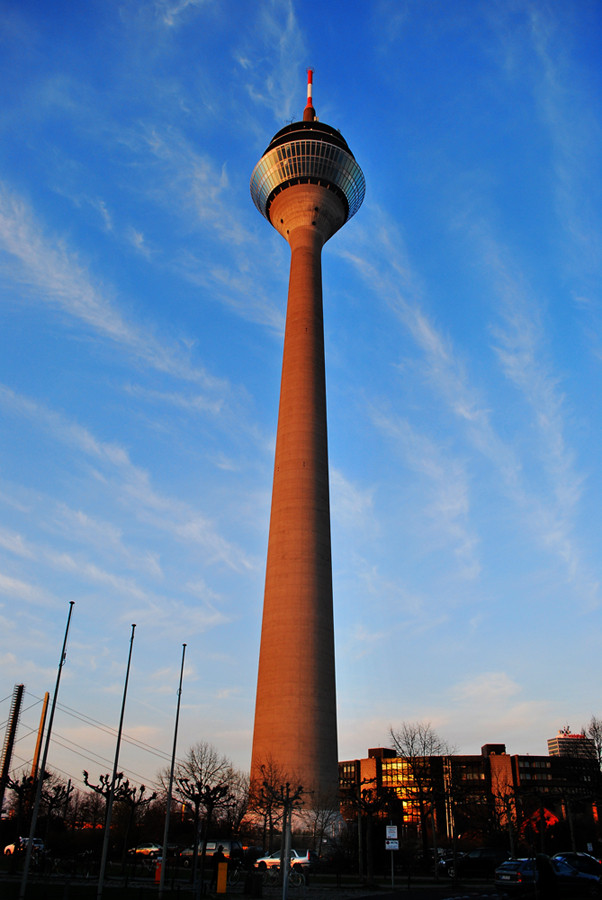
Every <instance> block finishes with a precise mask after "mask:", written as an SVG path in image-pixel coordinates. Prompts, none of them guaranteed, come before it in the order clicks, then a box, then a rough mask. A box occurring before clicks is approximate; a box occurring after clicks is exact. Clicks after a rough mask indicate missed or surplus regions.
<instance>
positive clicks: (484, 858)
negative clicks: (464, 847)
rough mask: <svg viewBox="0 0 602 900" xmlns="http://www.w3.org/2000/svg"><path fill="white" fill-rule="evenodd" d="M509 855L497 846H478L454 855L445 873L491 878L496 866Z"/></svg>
mask: <svg viewBox="0 0 602 900" xmlns="http://www.w3.org/2000/svg"><path fill="white" fill-rule="evenodd" d="M509 855H510V854H509V853H508V852H507V851H506V850H498V848H497V847H478V848H477V849H476V850H469V851H468V853H464V854H463V855H462V856H456V859H455V860H452V861H451V863H450V864H449V865H448V866H447V874H448V875H449V876H450V878H479V877H480V878H492V877H493V873H494V872H495V870H496V869H497V867H498V866H499V865H500V863H502V862H504V860H505V859H508V857H509Z"/></svg>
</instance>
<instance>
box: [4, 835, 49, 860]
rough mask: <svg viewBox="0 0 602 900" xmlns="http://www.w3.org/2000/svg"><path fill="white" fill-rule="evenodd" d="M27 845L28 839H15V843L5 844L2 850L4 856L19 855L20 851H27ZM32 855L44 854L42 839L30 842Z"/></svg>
mask: <svg viewBox="0 0 602 900" xmlns="http://www.w3.org/2000/svg"><path fill="white" fill-rule="evenodd" d="M28 843H29V838H25V837H20V838H17V840H16V841H13V843H12V844H7V845H6V847H5V848H4V855H5V856H12V855H13V853H19V852H20V851H21V850H26V849H27V844H28ZM31 846H32V853H43V852H44V841H43V840H42V838H33V839H32V842H31Z"/></svg>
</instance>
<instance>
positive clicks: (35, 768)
mask: <svg viewBox="0 0 602 900" xmlns="http://www.w3.org/2000/svg"><path fill="white" fill-rule="evenodd" d="M49 698H50V694H49V693H48V691H46V693H45V694H44V702H43V704H42V712H41V715H40V727H39V728H38V739H37V741H36V749H35V750H34V754H33V761H32V763H31V777H32V780H33V781H34V782H35V780H36V776H37V774H38V763H39V761H40V750H41V749H42V738H43V736H44V725H45V724H46V712H47V710H48V700H49Z"/></svg>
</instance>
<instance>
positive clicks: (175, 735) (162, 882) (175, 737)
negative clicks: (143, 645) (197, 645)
mask: <svg viewBox="0 0 602 900" xmlns="http://www.w3.org/2000/svg"><path fill="white" fill-rule="evenodd" d="M185 655H186V644H182V665H181V667H180V686H179V687H178V703H177V706H176V724H175V727H174V733H173V749H172V752H171V769H170V772H169V788H168V790H167V809H166V811H165V831H164V832H163V859H162V860H161V878H160V881H159V897H162V896H163V888H164V886H165V868H166V865H167V837H168V834H169V817H170V813H171V792H172V788H173V776H174V769H175V766H176V745H177V741H178V722H179V720H180V701H181V699H182V679H183V677H184V656H185Z"/></svg>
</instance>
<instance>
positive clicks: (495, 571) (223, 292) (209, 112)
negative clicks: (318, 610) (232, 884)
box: [0, 0, 602, 783]
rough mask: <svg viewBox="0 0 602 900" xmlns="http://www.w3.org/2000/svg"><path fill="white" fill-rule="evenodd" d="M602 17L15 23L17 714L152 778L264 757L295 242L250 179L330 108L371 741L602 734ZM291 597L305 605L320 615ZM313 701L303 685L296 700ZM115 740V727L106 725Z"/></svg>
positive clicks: (4, 397) (344, 724)
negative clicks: (424, 735)
mask: <svg viewBox="0 0 602 900" xmlns="http://www.w3.org/2000/svg"><path fill="white" fill-rule="evenodd" d="M601 25H602V4H600V3H599V2H593V0H579V2H568V0H565V2H550V3H546V2H527V0H491V2H486V3H484V2H483V3H481V2H462V0H455V2H445V3H444V2H434V0H433V2H424V0H422V2H419V0H408V2H403V0H396V2H392V0H381V2H378V0H375V2H369V3H366V2H359V3H355V4H351V5H350V4H348V3H343V2H329V3H325V4H324V3H317V2H291V0H266V2H259V0H258V2H251V0H221V2H217V0H155V2H153V0H146V2H142V0H114V2H113V0H90V2H87V3H85V4H73V3H66V2H61V0H57V2H56V3H54V4H52V5H51V6H50V5H49V4H47V3H45V2H44V3H43V2H33V0H22V2H21V3H19V4H14V3H8V2H0V26H1V27H0V42H1V52H0V73H1V78H2V84H3V102H2V109H1V112H0V129H1V134H0V136H1V140H0V317H1V318H0V329H1V330H0V334H1V336H2V353H1V354H0V420H1V422H2V427H1V429H0V629H1V631H0V634H1V642H0V677H1V681H2V685H3V688H2V690H0V695H1V696H0V700H2V703H1V705H0V719H1V720H4V719H6V717H7V715H8V708H9V698H10V695H11V694H12V690H13V686H14V684H16V683H19V682H23V683H25V685H26V689H27V695H26V703H25V706H26V711H25V712H24V714H23V717H22V724H21V731H20V740H19V742H18V744H17V757H16V759H15V763H16V764H18V765H21V764H23V763H24V762H26V761H27V760H29V759H30V758H31V753H32V746H33V743H32V742H33V735H32V734H30V732H31V731H32V730H33V729H35V728H36V726H37V718H38V716H39V703H38V702H37V700H36V698H40V697H41V696H43V693H44V691H46V690H49V691H52V689H53V685H54V680H55V676H56V667H57V664H58V656H59V652H60V647H61V641H62V637H63V633H64V627H65V622H66V617H67V611H68V604H69V601H71V600H73V601H75V607H74V611H73V618H72V625H71V633H70V640H69V648H68V658H67V662H66V665H65V667H64V670H63V676H62V684H61V693H60V698H59V700H60V705H61V708H60V709H59V711H58V713H57V717H56V720H55V732H56V741H55V742H53V745H52V747H51V752H50V757H49V764H50V766H51V767H52V768H55V769H57V770H58V771H61V772H64V773H66V774H68V775H70V776H72V777H73V778H74V779H75V781H76V783H79V780H80V779H81V771H82V769H84V768H86V769H88V770H89V771H90V772H91V775H92V774H93V773H94V772H99V773H100V772H106V771H110V768H111V764H112V758H113V746H114V744H113V737H112V735H111V734H110V733H109V732H107V731H106V730H102V729H101V728H100V727H99V726H98V725H97V723H102V724H103V725H106V726H110V727H111V728H114V727H116V725H117V722H118V718H119V708H120V701H121V689H122V684H123V677H124V671H125V663H126V659H127V651H128V646H129V636H130V625H131V623H132V622H135V623H136V625H137V629H136V637H135V641H134V649H133V658H132V672H131V676H130V688H129V696H128V704H127V708H126V716H125V730H126V733H127V735H128V738H129V740H128V742H127V743H126V744H125V745H124V748H123V750H122V767H123V768H124V769H125V770H126V771H128V773H129V774H130V775H131V776H132V777H133V778H134V779H139V780H146V781H147V782H148V781H149V780H152V779H153V778H154V776H155V774H156V772H157V770H158V769H159V768H160V767H161V766H162V765H164V764H165V759H166V758H167V757H168V755H169V752H170V749H171V741H172V730H173V721H174V717H175V703H176V692H177V684H178V676H179V668H180V660H181V645H182V643H183V642H186V643H187V645H188V646H187V665H186V672H185V677H184V687H183V694H182V713H181V727H180V740H179V747H180V750H181V751H183V750H184V749H185V748H186V747H187V746H189V745H190V744H191V743H193V742H195V741H198V740H204V741H208V742H210V743H212V744H214V745H215V746H216V747H217V748H218V750H220V751H221V752H223V753H225V754H226V755H227V756H229V757H230V758H231V759H232V760H233V761H234V762H235V764H236V765H238V766H240V767H241V768H243V769H246V768H248V766H249V762H250V747H251V734H252V723H253V707H254V695H255V679H256V670H257V659H258V649H259V634H260V624H261V622H260V620H261V606H262V594H263V577H264V565H265V554H266V546H267V529H268V519H269V502H270V492H271V478H272V465H273V452H274V438H275V429H276V416H277V403H278V390H279V378H280V365H281V356H282V340H283V324H284V316H285V305H286V292H287V280H288V262H289V250H288V247H287V245H286V244H285V242H284V241H283V240H282V238H281V237H280V236H279V235H278V234H277V233H276V232H275V231H273V230H272V229H271V228H270V226H269V225H268V223H267V222H266V221H265V220H264V219H263V218H262V217H261V216H260V215H259V214H258V213H257V210H256V209H255V207H254V205H253V203H252V201H251V198H250V194H249V180H250V176H251V172H252V170H253V167H254V165H255V163H256V162H257V160H258V159H259V157H260V156H261V154H262V153H263V151H264V149H265V148H266V147H267V144H268V143H269V141H270V139H271V137H272V136H273V134H274V133H275V132H276V131H277V130H278V129H280V128H281V127H282V126H283V125H285V124H287V123H288V122H290V121H291V120H296V119H299V118H300V117H301V114H302V111H303V106H304V104H305V77H306V76H305V71H306V68H307V67H308V66H312V67H313V68H314V70H315V74H314V105H315V107H316V111H317V114H318V116H319V118H320V119H321V120H322V121H325V122H327V123H329V124H331V125H334V126H335V127H337V128H339V129H340V130H341V131H342V133H343V135H344V137H345V138H346V140H347V141H348V143H349V145H350V147H351V149H352V151H353V152H354V154H355V156H356V158H357V160H358V162H359V164H360V165H361V167H362V169H363V171H364V174H365V177H366V185H367V190H366V199H365V201H364V205H363V207H362V208H361V209H360V211H359V212H358V214H357V215H356V216H355V218H354V219H352V220H351V221H350V222H349V223H348V224H347V225H346V226H345V228H344V229H343V230H342V231H341V232H339V233H338V234H337V235H335V237H334V238H333V239H332V240H331V241H330V242H329V244H327V245H326V247H325V250H324V254H323V277H324V298H325V338H326V354H327V390H328V415H329V445H330V470H331V501H332V530H333V572H334V591H335V627H336V646H337V685H338V705H339V757H340V758H341V759H349V758H355V757H361V756H365V755H366V752H367V749H368V747H375V746H381V745H386V744H387V743H388V741H387V732H388V729H389V727H390V726H391V725H393V726H395V725H397V724H400V723H401V722H402V721H404V720H405V721H416V720H427V721H430V722H431V723H432V724H433V726H434V727H435V728H436V729H437V731H438V732H439V733H440V734H441V736H442V737H444V738H446V739H447V740H448V741H449V742H450V743H451V744H453V745H454V746H455V747H456V749H457V750H458V751H460V752H465V753H478V752H479V751H480V747H481V745H482V744H484V743H486V742H505V743H506V744H507V747H508V750H509V751H510V752H513V753H534V754H541V753H545V752H547V750H546V740H547V738H549V737H552V736H553V735H554V734H555V733H556V732H557V730H558V728H560V727H562V726H564V725H565V724H569V725H571V727H572V729H573V731H577V730H578V729H579V728H580V726H581V725H583V724H584V723H585V722H587V721H588V720H589V718H590V716H591V715H592V714H596V715H601V714H602V707H601V706H600V693H599V686H600V682H601V680H602V653H601V650H602V629H601V627H600V601H601V588H600V579H601V569H602V562H601V554H600V534H601V531H602V529H601V525H602V522H601V508H602V479H601V474H600V449H601V431H600V427H601V416H600V405H599V396H600V376H601V371H602V307H601V302H602V296H601V291H600V274H601V272H600V269H601V259H602V252H601V250H602V248H601V234H602V215H601V210H602V204H601V175H602V171H601V164H600V146H601V117H600V109H601V103H600V101H601V93H602V90H601V88H602V77H601V74H602V73H601V66H600V59H601V58H602V56H601V49H602V48H601V46H600V44H601V40H600V35H601V33H602V29H601ZM294 627H295V611H294V610H291V628H294ZM300 689H302V685H300ZM89 720H94V721H93V722H92V721H89Z"/></svg>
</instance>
